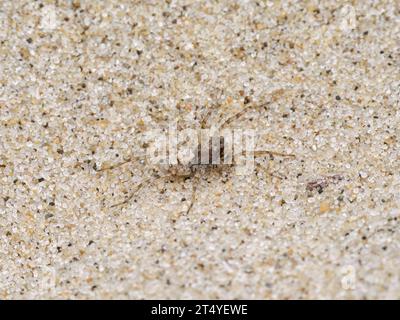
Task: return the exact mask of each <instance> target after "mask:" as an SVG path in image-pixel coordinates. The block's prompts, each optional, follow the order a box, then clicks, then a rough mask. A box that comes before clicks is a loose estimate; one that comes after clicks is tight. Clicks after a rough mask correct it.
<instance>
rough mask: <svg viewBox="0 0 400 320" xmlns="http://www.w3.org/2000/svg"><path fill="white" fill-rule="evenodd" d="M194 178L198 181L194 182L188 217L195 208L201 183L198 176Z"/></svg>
mask: <svg viewBox="0 0 400 320" xmlns="http://www.w3.org/2000/svg"><path fill="white" fill-rule="evenodd" d="M193 177H194V178H195V179H193V180H196V181H192V197H191V199H190V204H189V207H188V208H187V210H186V215H188V214H189V213H190V211H191V210H192V208H193V205H194V203H195V202H196V192H197V185H198V182H199V177H198V176H197V175H194V176H193Z"/></svg>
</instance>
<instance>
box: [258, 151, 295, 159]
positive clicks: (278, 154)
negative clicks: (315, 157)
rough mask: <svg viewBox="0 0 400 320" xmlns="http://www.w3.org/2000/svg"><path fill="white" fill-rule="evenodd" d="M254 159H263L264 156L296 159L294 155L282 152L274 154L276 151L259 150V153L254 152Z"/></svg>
mask: <svg viewBox="0 0 400 320" xmlns="http://www.w3.org/2000/svg"><path fill="white" fill-rule="evenodd" d="M253 153H254V157H255V158H257V157H263V156H265V155H273V156H279V157H288V158H296V156H295V155H294V154H291V153H282V152H276V151H269V150H259V151H254V152H253Z"/></svg>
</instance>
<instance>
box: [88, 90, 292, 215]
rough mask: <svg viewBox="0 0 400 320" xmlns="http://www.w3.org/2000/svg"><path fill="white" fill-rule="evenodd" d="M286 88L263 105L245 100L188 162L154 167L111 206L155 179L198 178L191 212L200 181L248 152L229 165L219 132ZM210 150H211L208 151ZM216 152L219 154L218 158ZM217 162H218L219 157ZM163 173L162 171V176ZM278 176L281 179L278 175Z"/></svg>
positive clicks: (204, 121)
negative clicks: (241, 106) (147, 175)
mask: <svg viewBox="0 0 400 320" xmlns="http://www.w3.org/2000/svg"><path fill="white" fill-rule="evenodd" d="M282 92H283V90H282V89H278V90H276V91H274V92H273V93H272V94H271V97H272V99H271V100H270V101H268V102H265V103H263V104H260V105H253V104H251V103H250V102H249V101H245V106H244V107H243V108H242V110H240V111H239V112H237V113H235V114H234V115H231V116H229V117H228V118H227V119H225V120H224V121H222V123H221V124H220V125H219V126H217V127H216V128H214V129H216V130H214V131H216V132H217V133H218V134H215V133H214V132H213V131H212V133H211V134H210V135H209V136H208V138H207V139H206V140H205V144H206V145H204V143H202V142H201V141H204V139H203V140H201V139H200V142H199V143H198V144H196V145H194V146H192V149H191V152H190V153H191V155H192V156H191V157H189V158H186V159H185V160H184V161H182V159H181V158H179V157H178V158H177V162H176V163H175V164H164V165H158V166H157V168H156V169H155V168H153V175H150V176H149V177H147V178H144V179H143V180H142V181H141V182H140V183H139V184H138V185H136V186H135V187H134V188H133V191H132V192H131V193H130V194H129V195H128V196H127V197H126V199H125V200H124V201H122V202H119V203H116V204H114V205H112V206H111V207H118V206H121V205H124V204H127V203H129V201H130V200H131V199H132V198H133V197H134V196H135V194H136V193H137V192H138V191H139V190H140V189H141V188H142V187H143V186H145V185H146V184H147V183H148V182H151V181H152V180H153V182H155V180H158V179H163V178H185V179H186V178H190V179H191V178H193V179H196V181H193V184H192V186H193V187H192V197H191V202H190V204H189V206H188V208H187V210H186V214H188V213H189V212H190V210H191V209H192V207H193V204H194V203H195V201H196V191H197V189H196V188H197V185H198V180H199V179H200V178H201V177H202V176H203V175H204V174H206V173H207V172H209V171H210V170H218V171H219V172H220V171H222V169H224V168H226V167H227V166H229V167H231V166H232V165H234V164H236V159H237V157H238V156H240V155H242V156H243V155H244V154H245V151H240V152H239V153H235V151H233V153H232V154H231V155H230V157H231V159H232V160H233V161H232V163H229V164H225V163H224V159H225V158H226V155H227V152H226V144H225V138H224V136H221V135H220V134H219V132H220V131H221V130H222V129H224V128H225V127H226V126H227V125H229V124H231V123H232V122H233V121H235V120H237V119H238V118H239V117H241V116H242V115H244V114H245V113H246V112H247V111H248V110H249V109H251V108H263V107H266V106H267V105H269V104H270V103H272V102H274V101H276V100H277V97H278V96H280V95H281V94H282ZM211 112H212V110H208V111H207V113H206V115H205V116H203V117H202V119H201V121H200V124H201V128H202V129H205V128H206V127H207V122H208V119H209V117H210V114H211ZM204 150H206V151H207V152H204ZM215 155H216V157H215ZM252 155H253V157H254V158H256V157H262V156H265V155H270V156H280V157H292V158H293V157H295V156H294V155H293V154H286V153H280V152H274V151H268V150H261V151H254V152H253V153H252ZM143 158H144V157H143V156H132V157H130V158H128V159H126V160H125V161H123V162H121V163H118V164H116V165H112V166H110V167H105V168H100V169H95V170H96V171H97V172H103V171H107V170H113V169H115V168H118V167H121V166H123V165H125V164H127V163H130V162H134V161H139V160H144V159H143ZM216 158H217V160H218V161H216V162H217V163H215V160H216ZM160 172H161V173H162V174H161V175H160ZM278 178H280V177H279V176H278Z"/></svg>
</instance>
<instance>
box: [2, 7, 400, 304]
mask: <svg viewBox="0 0 400 320" xmlns="http://www.w3.org/2000/svg"><path fill="white" fill-rule="evenodd" d="M399 97H400V5H399V2H398V1H395V0H393V1H383V0H382V1H361V0H360V1H266V0H257V1H245V0H242V1H228V0H226V1H174V0H168V1H110V0H108V1H95V0H92V1H83V0H81V1H77V0H73V1H11V0H7V1H1V2H0V181H1V182H0V186H1V188H0V298H1V299H15V298H23V299H28V298H57V299H65V298H76V299H90V298H102V299H108V298H111V299H116V298H162V299H164V298H225V299H231V298H249V299H255V298H257V299H266V298H273V299H277V298H280V299H282V298H285V299H286V298H291V299H298V298H299V299H308V298H372V299H375V298H397V299H399V298H400V269H399V265H400V250H399V240H400V228H399V225H400V209H399V205H400V196H399V188H400V174H399V168H400V165H399V160H400V154H399V128H400V126H399V125H400V123H399V122H400V109H399V107H400V103H399ZM266 102H268V103H267V104H265V103H266ZM264 104H265V105H264ZM248 105H251V106H252V108H249V109H248V112H246V113H245V114H244V115H243V116H242V117H240V118H238V119H237V120H236V121H233V122H232V123H231V124H230V126H232V127H235V128H242V129H254V130H257V131H260V132H262V135H260V136H259V137H258V140H257V146H258V147H259V148H260V149H268V150H273V151H276V152H282V153H291V154H294V155H295V157H294V158H287V157H279V156H275V157H268V156H267V157H262V158H259V159H257V166H256V167H255V169H254V171H253V173H252V174H249V175H246V176H242V175H237V174H235V173H234V170H232V168H224V169H223V170H222V169H221V170H219V171H218V170H206V171H205V172H203V173H201V172H200V173H197V174H196V176H195V177H192V178H188V179H177V178H174V177H172V178H166V179H161V178H160V179H157V178H156V177H155V176H154V171H153V169H154V168H153V167H152V166H149V165H148V163H145V162H143V161H132V162H130V163H127V164H125V165H123V166H120V167H118V168H116V169H113V170H105V171H102V172H97V171H96V170H95V169H98V168H106V167H108V166H111V165H113V164H117V163H120V162H121V161H122V160H123V159H127V158H129V157H131V156H132V155H138V154H143V152H144V151H145V150H146V147H148V145H147V143H146V142H145V141H144V139H143V137H144V136H145V135H146V133H147V132H149V131H151V130H154V129H160V128H161V129H162V128H164V129H165V128H167V127H168V125H169V124H170V123H171V122H173V121H175V120H177V121H178V123H179V128H180V129H183V128H198V127H199V125H200V121H199V119H200V118H199V116H198V114H199V113H200V114H207V113H208V112H209V114H210V117H209V124H210V125H214V124H215V123H219V121H221V119H224V118H225V119H226V118H227V117H229V116H231V115H232V114H235V112H237V111H238V110H241V108H244V107H245V106H248ZM156 169H157V168H156ZM146 177H153V178H149V180H148V181H147V180H146V183H145V184H144V185H143V187H142V188H141V189H140V190H139V191H138V192H137V193H136V194H135V195H134V196H133V197H132V199H131V200H130V201H129V202H127V203H126V204H124V205H121V206H115V207H113V204H116V203H118V202H121V201H123V200H124V199H126V197H128V196H129V195H130V193H131V192H132V190H135V188H136V186H137V185H138V184H139V183H140V182H141V181H145V179H146ZM194 186H195V187H196V188H195V189H196V192H195V199H194V200H195V201H194V202H193V206H192V207H191V210H190V211H189V210H188V209H189V207H190V204H191V199H192V190H193V187H194Z"/></svg>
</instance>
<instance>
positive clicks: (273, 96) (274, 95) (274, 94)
mask: <svg viewBox="0 0 400 320" xmlns="http://www.w3.org/2000/svg"><path fill="white" fill-rule="evenodd" d="M284 92H285V90H284V89H277V90H275V91H272V92H271V94H270V97H271V99H270V100H269V101H267V102H264V103H262V104H260V105H254V104H252V103H250V104H248V105H245V106H244V107H243V109H242V110H240V111H238V112H237V113H235V114H234V115H232V116H230V117H228V118H227V119H226V120H225V121H224V122H222V124H221V125H220V129H223V128H224V127H226V126H227V125H228V124H230V123H232V122H233V121H235V120H237V119H239V118H240V117H241V116H242V115H244V114H245V113H246V112H247V111H248V110H249V109H251V108H264V107H266V106H267V105H269V104H270V103H272V102H275V101H276V100H278V98H279V96H281V95H282V94H283V93H284Z"/></svg>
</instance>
